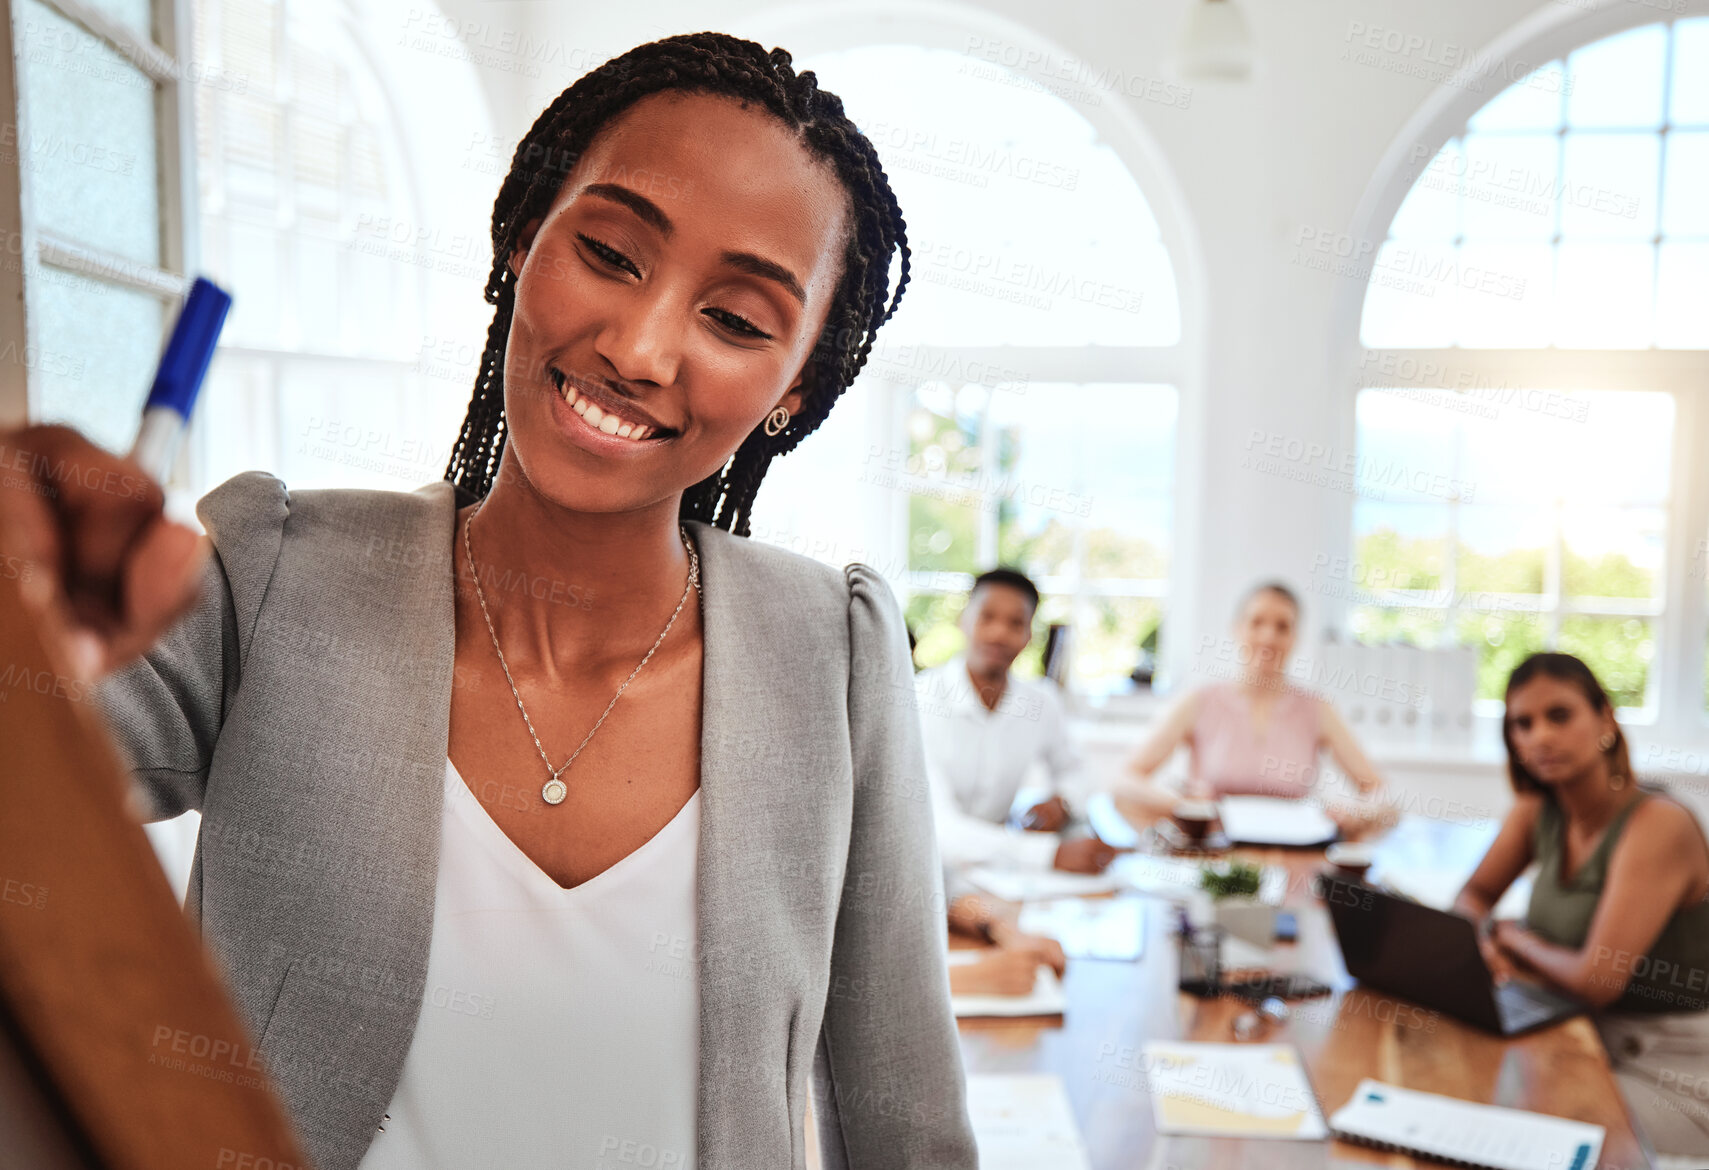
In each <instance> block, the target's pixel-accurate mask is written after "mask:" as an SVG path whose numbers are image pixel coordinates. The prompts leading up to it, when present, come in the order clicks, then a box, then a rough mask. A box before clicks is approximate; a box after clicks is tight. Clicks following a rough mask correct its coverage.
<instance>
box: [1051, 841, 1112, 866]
mask: <svg viewBox="0 0 1709 1170" xmlns="http://www.w3.org/2000/svg"><path fill="white" fill-rule="evenodd" d="M1115 859H1116V850H1115V846H1113V845H1110V844H1109V843H1108V842H1106V841H1103V840H1102V839H1100V838H1099V837H1098V835H1097V834H1096V833H1094V834H1093V835H1092V836H1090V837H1076V838H1075V839H1074V840H1072V841H1064V842H1063V843H1062V844H1061V845H1058V846H1057V847H1056V862H1055V865H1056V868H1057V869H1062V870H1067V871H1068V872H1069V873H1103V872H1104V869H1105V868H1106V867H1107V866H1108V865H1109V864H1110V862H1112V861H1114V860H1115Z"/></svg>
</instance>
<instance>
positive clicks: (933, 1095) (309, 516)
mask: <svg viewBox="0 0 1709 1170" xmlns="http://www.w3.org/2000/svg"><path fill="white" fill-rule="evenodd" d="M492 242H493V267H492V272H491V276H490V277H489V279H488V282H487V285H486V298H487V300H488V301H489V302H490V303H491V304H492V305H493V306H494V314H493V321H492V325H491V328H490V330H489V331H488V335H487V342H486V348H485V353H484V356H483V359H482V361H481V365H480V369H479V373H478V375H477V378H476V382H475V386H474V393H473V398H472V400H471V402H470V405H469V410H468V414H467V418H466V420H465V422H464V424H463V429H462V433H461V435H460V436H459V438H458V440H457V443H456V446H455V448H454V450H453V453H452V457H451V460H450V465H449V466H448V468H447V469H446V473H445V477H444V479H443V480H440V481H436V482H434V483H431V484H428V485H425V486H423V487H421V488H418V489H416V490H415V491H413V492H384V491H372V490H356V489H324V490H318V491H290V490H289V489H288V488H287V487H286V485H284V484H283V483H282V482H280V481H279V480H278V479H277V478H275V477H273V476H271V475H268V474H266V473H265V472H259V471H252V472H245V473H243V474H241V475H238V476H235V477H233V478H232V479H230V480H228V481H227V482H226V483H224V484H222V485H220V486H218V487H216V488H215V489H213V490H212V491H211V492H209V493H208V494H207V495H205V496H204V497H203V498H202V500H201V501H200V503H199V504H198V507H197V514H198V516H199V517H200V519H201V520H202V522H203V524H204V526H205V528H206V530H207V535H206V537H202V536H199V535H197V534H195V533H194V532H193V531H191V530H189V529H186V528H184V527H183V526H181V525H178V524H175V523H173V522H171V521H169V520H167V519H166V518H165V516H164V515H163V512H162V508H161V500H160V495H159V492H158V490H157V489H155V488H154V487H153V485H152V484H151V485H150V487H151V490H150V491H149V492H147V493H132V494H128V495H124V496H118V495H114V494H112V493H105V494H104V493H102V492H100V491H99V490H97V489H94V488H91V487H89V486H88V485H89V484H90V482H91V477H89V476H81V475H80V476H78V477H75V478H72V479H68V480H65V481H64V482H57V483H44V484H38V485H35V488H36V489H37V490H15V489H12V488H7V489H6V490H3V491H0V521H4V524H3V525H0V531H3V532H4V534H5V539H6V542H7V546H6V548H0V552H4V551H11V550H18V551H21V552H23V553H25V554H34V555H35V556H36V558H37V559H38V560H39V561H40V563H42V564H43V565H45V566H48V568H49V571H47V572H45V573H44V574H43V576H44V578H45V579H44V580H42V581H41V582H39V585H38V587H37V588H36V589H35V591H34V592H33V593H32V600H31V604H32V606H34V607H35V608H36V610H37V612H38V613H39V614H40V617H41V621H42V625H43V627H44V629H46V630H49V631H50V632H51V635H52V639H51V640H55V642H56V644H57V645H58V646H60V648H61V653H63V654H64V656H65V658H66V661H67V662H68V663H69V664H71V666H72V668H73V669H74V670H75V671H76V673H78V674H79V675H82V676H84V677H89V678H95V679H98V680H99V687H100V698H101V703H102V706H103V709H104V711H105V713H106V715H107V717H108V720H109V724H110V726H111V727H112V728H113V730H114V733H115V735H116V737H117V738H118V739H119V741H120V747H121V748H122V749H123V751H124V753H125V755H126V757H127V761H128V762H129V763H130V764H131V765H132V775H133V778H134V781H135V788H136V795H137V798H138V802H139V807H141V808H142V809H144V810H145V812H146V814H147V815H148V816H149V818H150V819H159V818H162V817H166V816H172V815H176V814H177V813H179V812H182V811H184V810H186V809H191V808H194V809H198V810H200V811H201V812H202V814H203V820H202V832H201V836H200V839H199V841H198V845H197V853H196V863H195V869H194V871H193V872H192V876H191V883H190V890H189V893H188V898H187V909H188V910H189V911H190V912H191V913H192V914H194V915H196V916H198V918H199V921H200V925H201V929H202V934H203V937H204V939H206V941H207V943H208V945H209V946H210V948H211V949H212V950H213V951H214V952H215V953H216V954H217V956H218V958H219V959H220V960H221V963H222V967H223V970H224V971H225V972H226V974H227V979H228V983H229V985H230V987H231V990H232V992H233V995H234V999H235V1000H236V1003H237V1006H238V1007H239V1008H240V1010H241V1011H242V1014H243V1015H244V1017H245V1019H246V1022H247V1023H248V1024H249V1026H250V1027H251V1029H252V1031H253V1034H254V1035H255V1036H256V1037H257V1044H258V1056H259V1058H260V1061H261V1062H262V1063H263V1064H264V1065H265V1067H266V1069H267V1071H268V1073H269V1074H270V1076H271V1077H272V1080H273V1083H274V1084H275V1085H276V1087H277V1088H278V1090H279V1092H280V1094H281V1096H282V1097H283V1099H284V1101H285V1103H286V1104H287V1105H288V1106H289V1107H290V1109H291V1111H292V1113H293V1115H294V1117H295V1119H296V1121H297V1124H298V1127H299V1129H300V1131H301V1134H302V1137H303V1139H304V1143H305V1145H306V1146H307V1147H308V1152H309V1153H310V1154H311V1155H312V1157H313V1159H314V1161H315V1164H316V1165H317V1166H319V1167H320V1168H321V1170H357V1168H360V1170H401V1168H404V1167H409V1168H411V1170H450V1168H453V1167H455V1168H464V1167H474V1166H505V1167H516V1168H527V1167H544V1166H576V1167H623V1166H631V1165H642V1166H654V1167H672V1168H688V1167H698V1168H699V1170H756V1168H765V1170H771V1168H775V1167H795V1168H800V1167H804V1166H805V1165H806V1164H807V1157H808V1146H809V1143H810V1141H811V1142H812V1143H813V1144H816V1145H817V1147H818V1153H819V1159H820V1162H821V1164H822V1165H824V1166H826V1167H838V1168H845V1167H846V1168H862V1170H928V1168H930V1170H970V1168H972V1167H974V1166H975V1164H976V1154H975V1150H974V1144H973V1139H972V1135H971V1130H970V1127H969V1123H968V1118H967V1112H966V1105H965V1094H964V1088H965V1083H964V1074H963V1071H962V1067H961V1061H960V1057H959V1053H958V1049H957V1044H956V1037H955V1028H954V1021H953V1018H952V1016H951V1014H950V1011H949V1005H948V978H947V972H946V964H945V958H944V941H943V934H944V923H945V905H944V901H943V893H942V876H941V870H940V869H939V867H938V865H937V863H936V857H935V846H934V844H933V840H934V838H933V831H932V822H931V809H930V804H929V802H927V801H925V800H924V798H923V797H924V793H923V789H922V787H921V783H922V777H923V776H924V774H925V773H924V765H923V760H922V754H921V748H920V738H919V727H918V721H917V718H916V715H915V712H914V710H913V708H912V702H913V694H914V692H913V682H912V671H911V668H910V663H909V658H908V648H907V641H906V631H905V629H904V626H903V622H902V618H901V613H900V610H899V608H898V606H897V604H896V600H895V598H894V596H893V594H892V593H891V591H890V589H889V588H888V586H887V585H886V584H885V582H884V580H883V579H882V578H881V577H880V576H879V575H878V574H877V573H876V572H874V571H873V570H872V569H871V568H869V567H867V566H865V565H860V564H855V565H850V566H847V567H846V568H844V569H842V570H837V569H832V568H828V567H826V566H823V565H820V564H818V563H817V562H814V561H810V560H808V559H806V558H803V557H799V556H795V555H793V554H791V553H787V552H784V551H782V550H779V549H775V548H770V547H767V546H764V545H761V544H758V543H755V542H752V541H750V540H748V539H745V537H746V535H747V532H748V529H749V523H750V518H751V514H752V510H753V507H754V501H755V496H756V493H757V492H758V490H759V488H760V485H761V482H762V480H763V477H764V475H765V472H766V469H767V466H768V465H769V463H770V461H771V460H772V459H773V458H775V457H777V456H779V455H782V454H785V453H786V452H789V451H790V450H792V449H793V448H794V447H795V446H796V445H797V444H798V443H800V442H801V441H802V439H804V438H805V437H806V436H807V435H809V434H810V433H811V432H812V431H813V430H815V429H816V428H817V427H818V426H819V425H820V424H821V423H822V422H823V421H824V419H825V418H826V416H827V414H828V413H829V412H830V410H831V408H832V407H833V406H834V405H835V404H836V402H837V400H838V398H839V397H840V396H841V395H842V393H843V392H844V391H845V390H846V389H848V387H849V385H850V384H851V383H852V382H853V381H854V379H855V377H856V376H857V375H858V374H859V372H860V370H861V369H862V366H863V365H864V363H865V362H866V359H867V356H868V354H869V352H870V350H871V346H872V343H873V339H874V336H875V334H876V331H877V329H878V328H879V326H880V325H881V324H882V323H883V322H884V321H886V320H887V319H888V318H889V317H890V315H891V314H892V313H894V312H895V310H896V307H897V304H898V303H899V300H900V298H901V295H902V292H903V289H904V287H905V286H906V284H907V279H908V245H907V237H906V229H905V223H904V220H903V217H902V213H901V209H900V208H899V207H898V205H897V202H896V199H895V197H894V195H893V194H892V192H891V189H890V185H889V182H888V180H887V179H886V176H885V174H884V170H883V168H882V166H881V165H880V163H879V160H878V157H877V154H876V153H875V151H874V150H873V147H872V144H871V143H870V142H869V141H868V140H867V139H866V138H865V137H864V136H863V135H862V134H861V133H860V132H859V130H857V129H856V127H855V125H854V124H853V122H851V121H850V119H849V117H848V116H847V115H846V114H845V113H844V110H843V106H842V103H841V101H840V100H839V99H838V98H837V97H836V96H835V95H833V94H831V93H828V92H825V91H823V90H820V89H819V88H818V85H817V81H816V79H815V77H814V76H813V74H812V73H811V72H799V73H798V72H796V71H795V70H794V69H793V67H792V66H791V62H790V55H789V54H788V53H786V52H784V51H783V50H781V49H772V50H770V51H767V50H766V49H765V48H763V47H762V46H760V45H757V44H754V43H752V42H749V41H744V40H739V39H736V38H734V37H729V36H725V35H721V34H715V33H696V34H692V35H685V36H677V37H670V38H667V39H664V40H661V41H658V42H655V43H652V44H647V45H642V46H640V47H638V48H636V49H633V50H631V51H630V52H627V53H624V54H622V55H621V56H619V57H617V58H615V59H613V60H612V61H610V62H608V63H607V64H606V65H604V66H602V67H600V68H598V69H596V70H594V71H593V72H591V73H589V74H587V75H586V76H584V77H582V78H581V79H579V80H578V81H576V82H575V83H574V84H573V85H571V86H570V87H569V88H568V89H566V90H565V91H564V92H563V93H562V94H561V95H559V97H558V98H557V99H556V100H555V101H554V102H552V104H551V105H550V107H548V108H547V109H546V110H545V112H544V113H542V114H541V115H540V117H539V118H538V120H537V121H536V122H535V123H534V125H533V127H532V128H531V129H530V130H529V132H528V134H527V135H526V136H525V137H523V138H522V140H521V141H520V143H519V144H518V146H517V149H516V153H515V156H514V159H513V162H512V165H511V169H510V172H509V174H508V175H507V176H506V178H505V180H504V183H503V186H502V188H501V189H500V192H499V195H498V199H497V202H496V205H495V206H494V209H493V218H492ZM893 267H894V269H895V272H896V276H895V280H894V282H893V281H892V269H893ZM893 284H894V287H892V285H893ZM237 293H238V295H240V296H241V294H242V289H241V286H240V287H239V288H238V290H237ZM0 439H4V440H5V441H6V442H7V444H8V445H10V446H12V447H13V448H14V449H17V450H24V451H29V452H31V453H32V455H33V456H39V459H34V458H33V459H32V460H31V461H30V465H31V466H32V467H38V468H40V469H43V470H42V471H41V473H40V474H43V475H46V474H48V471H47V469H51V468H53V467H55V466H59V465H60V464H59V463H57V462H56V460H61V459H63V458H65V457H66V456H68V455H75V456H77V457H78V458H79V459H80V460H82V461H83V462H84V463H85V464H87V465H93V466H96V467H101V466H111V467H112V468H114V469H128V470H130V471H134V470H135V468H133V467H131V466H130V465H129V464H128V462H127V461H125V460H121V459H119V458H117V457H115V456H112V455H110V454H107V453H106V452H102V451H100V450H99V449H98V448H94V447H93V446H92V445H90V444H89V443H88V442H87V440H85V439H83V438H82V436H80V435H78V434H76V432H73V431H69V430H66V429H64V428H51V427H35V428H26V429H23V430H20V431H16V432H13V433H11V434H8V435H0ZM850 474H851V476H852V475H853V474H855V471H854V469H850ZM9 482H10V481H9ZM93 482H95V483H99V482H100V477H93ZM210 554H211V555H210ZM809 1110H811V1114H812V1117H813V1124H812V1125H811V1126H810V1125H809V1124H808V1114H809Z"/></svg>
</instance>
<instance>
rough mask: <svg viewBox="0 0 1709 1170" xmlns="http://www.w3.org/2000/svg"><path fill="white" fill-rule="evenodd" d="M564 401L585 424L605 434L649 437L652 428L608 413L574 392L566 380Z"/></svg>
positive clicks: (574, 389) (637, 437)
mask: <svg viewBox="0 0 1709 1170" xmlns="http://www.w3.org/2000/svg"><path fill="white" fill-rule="evenodd" d="M563 392H564V402H565V403H567V404H568V405H569V408H570V409H571V410H573V411H575V412H576V413H577V414H579V415H581V416H582V418H583V419H585V420H586V421H587V424H588V425H589V426H591V427H594V428H595V429H597V430H599V431H601V432H603V433H604V434H607V435H616V436H618V437H619V438H622V439H634V440H636V441H640V440H641V439H647V438H651V437H652V434H653V428H652V427H647V426H642V425H641V424H640V423H632V422H626V421H624V420H623V419H620V418H618V417H617V416H616V415H615V414H608V413H607V412H605V411H603V410H601V409H600V408H599V407H597V406H595V405H594V404H593V403H592V402H590V401H588V399H587V398H585V397H584V396H582V395H581V394H579V393H577V392H576V388H575V387H574V386H573V385H571V384H570V382H569V381H568V380H566V381H565V382H564V391H563Z"/></svg>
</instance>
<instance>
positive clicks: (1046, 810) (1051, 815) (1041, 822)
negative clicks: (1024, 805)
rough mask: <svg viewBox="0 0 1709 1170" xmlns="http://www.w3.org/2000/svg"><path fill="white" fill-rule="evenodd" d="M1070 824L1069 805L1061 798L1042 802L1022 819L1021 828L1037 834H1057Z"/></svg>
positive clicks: (1057, 797)
mask: <svg viewBox="0 0 1709 1170" xmlns="http://www.w3.org/2000/svg"><path fill="white" fill-rule="evenodd" d="M1067 823H1068V805H1067V804H1066V803H1065V802H1064V801H1063V799H1062V798H1061V797H1060V796H1052V797H1051V798H1050V799H1048V800H1041V801H1039V802H1038V803H1037V804H1035V805H1033V806H1032V807H1031V808H1029V809H1028V810H1027V811H1026V813H1025V814H1024V815H1023V816H1022V817H1021V828H1023V829H1030V830H1032V831H1033V832H1035V833H1055V832H1058V831H1059V830H1061V828H1062V826H1063V825H1066V824H1067Z"/></svg>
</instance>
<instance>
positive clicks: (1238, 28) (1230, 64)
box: [1178, 0, 1252, 81]
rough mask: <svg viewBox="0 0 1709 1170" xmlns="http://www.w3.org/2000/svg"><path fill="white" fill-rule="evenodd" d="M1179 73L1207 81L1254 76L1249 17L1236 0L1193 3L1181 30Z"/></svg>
mask: <svg viewBox="0 0 1709 1170" xmlns="http://www.w3.org/2000/svg"><path fill="white" fill-rule="evenodd" d="M1178 71H1179V72H1180V74H1181V76H1182V77H1185V78H1192V79H1194V80H1206V81H1244V80H1246V79H1247V78H1248V77H1250V76H1252V37H1251V34H1250V33H1248V32H1247V29H1246V14H1245V13H1243V12H1241V11H1240V7H1239V5H1237V4H1235V2H1234V0H1192V7H1190V8H1188V9H1187V22H1186V25H1185V26H1184V27H1183V28H1182V30H1181V47H1180V56H1179V59H1178Z"/></svg>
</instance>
